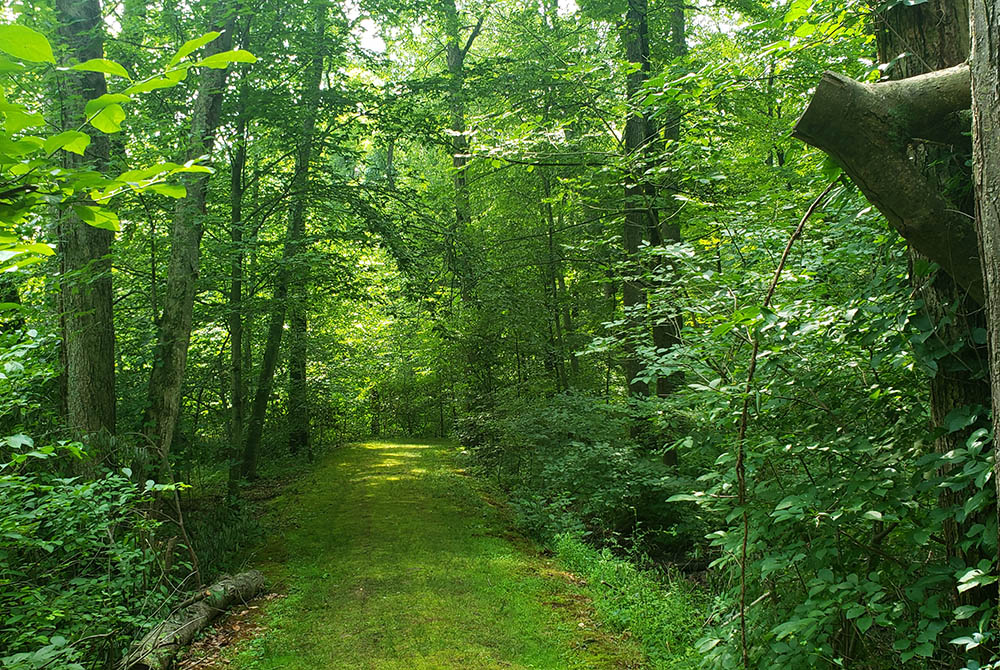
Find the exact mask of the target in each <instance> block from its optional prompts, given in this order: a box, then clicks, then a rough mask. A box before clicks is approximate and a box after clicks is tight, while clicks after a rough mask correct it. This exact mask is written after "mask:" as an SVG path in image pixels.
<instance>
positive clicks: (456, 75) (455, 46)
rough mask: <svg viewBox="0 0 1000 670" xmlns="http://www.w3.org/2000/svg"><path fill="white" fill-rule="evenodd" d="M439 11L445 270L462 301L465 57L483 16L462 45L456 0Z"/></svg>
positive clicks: (465, 273) (465, 275) (468, 271)
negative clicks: (446, 136)
mask: <svg viewBox="0 0 1000 670" xmlns="http://www.w3.org/2000/svg"><path fill="white" fill-rule="evenodd" d="M441 11H442V13H443V14H444V28H445V40H446V41H445V59H446V61H447V64H448V110H449V114H450V116H451V119H450V123H449V130H450V131H451V153H452V156H451V162H452V170H453V176H452V180H453V185H454V190H455V194H454V197H455V226H454V228H453V229H452V230H451V231H450V235H449V239H448V240H447V244H448V250H447V254H448V262H449V265H450V267H449V268H448V269H449V270H450V271H451V272H452V273H453V274H454V275H455V276H456V277H457V278H458V282H459V290H460V292H461V296H462V299H463V300H470V299H471V297H472V292H473V287H474V285H475V279H474V277H473V274H472V263H471V262H470V259H469V258H468V253H467V248H466V236H467V234H468V230H469V226H470V225H471V224H472V204H471V202H470V198H469V178H468V166H469V157H468V153H469V138H468V135H467V134H466V130H467V129H466V124H465V107H466V105H465V57H466V56H467V55H468V53H469V49H471V48H472V44H473V42H475V40H476V37H478V36H479V31H480V30H481V29H482V26H483V20H484V18H485V17H480V19H479V22H478V23H477V24H476V27H475V28H474V29H473V31H472V33H471V34H470V35H469V37H468V39H467V41H466V43H465V45H464V46H463V45H462V41H461V38H462V36H461V32H462V26H461V21H460V17H459V13H458V8H457V7H456V5H455V0H441Z"/></svg>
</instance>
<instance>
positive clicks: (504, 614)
mask: <svg viewBox="0 0 1000 670" xmlns="http://www.w3.org/2000/svg"><path fill="white" fill-rule="evenodd" d="M268 514H269V518H268V521H267V525H268V527H269V528H270V529H271V531H270V535H269V538H268V540H267V542H266V544H265V546H264V547H263V548H262V550H261V551H260V553H259V555H258V556H257V558H256V559H255V562H256V563H257V564H258V565H257V566H256V567H260V568H261V569H263V570H264V572H265V574H267V576H268V577H269V579H270V580H271V583H272V584H273V585H274V590H275V591H276V592H277V594H278V595H277V596H275V595H272V596H271V597H269V598H267V599H264V600H262V601H260V602H258V603H255V604H252V605H251V606H250V607H247V608H242V609H241V610H240V611H237V613H236V614H235V616H232V617H230V618H229V619H228V620H227V621H224V622H222V623H221V624H220V625H219V626H218V632H217V633H216V634H215V635H216V636H217V637H216V642H214V643H213V641H212V638H211V637H209V638H208V640H206V643H207V646H208V647H212V646H213V645H214V646H215V648H216V649H217V648H218V645H220V644H221V645H225V651H224V652H223V654H222V660H219V656H218V655H217V654H216V653H208V656H209V658H204V659H201V660H199V658H198V655H199V652H198V648H197V647H196V649H195V651H194V653H193V654H192V655H189V656H188V658H187V659H186V660H185V662H184V663H183V667H185V668H211V667H229V668H238V669H246V670H251V669H253V670H269V669H271V668H282V669H284V670H296V669H300V668H301V669H308V670H334V669H336V668H351V669H358V670H391V669H397V668H399V669H403V668H405V669H406V670H448V669H450V668H462V669H465V670H479V669H493V668H497V669H499V668H504V669H528V668H538V669H541V670H563V669H566V670H570V669H577V668H579V669H581V670H582V669H587V670H603V669H609V670H610V669H620V670H627V669H633V668H643V667H645V664H644V662H643V655H642V653H641V651H640V650H639V648H638V646H637V645H636V644H635V643H634V641H632V640H630V639H629V638H628V636H627V634H626V635H624V636H621V635H614V634H612V633H610V632H609V631H606V630H604V629H602V627H601V626H600V624H599V623H598V622H596V621H595V620H594V618H593V615H594V612H593V607H592V603H591V600H590V598H589V597H588V595H587V594H586V586H585V584H584V583H583V582H582V580H580V579H578V578H576V577H575V576H573V575H571V574H569V573H567V572H565V571H563V570H560V569H559V567H558V565H556V564H555V562H554V561H553V560H552V559H551V558H549V557H547V556H546V555H545V554H544V553H543V552H541V551H540V550H539V549H538V548H537V547H536V546H535V545H534V544H532V543H531V542H529V541H528V540H526V539H525V538H523V537H522V536H520V535H518V534H517V533H516V532H515V531H514V530H513V529H512V526H511V519H510V513H509V510H508V509H507V508H506V506H505V505H504V504H503V503H502V502H500V501H499V498H498V496H497V495H496V494H495V492H491V491H490V490H489V488H488V486H487V485H485V484H483V483H482V482H481V481H479V480H477V479H474V478H472V477H470V476H468V475H467V473H465V472H464V471H463V470H462V469H461V468H460V467H459V465H458V464H457V454H456V451H455V448H454V447H453V446H451V445H448V444H445V443H390V442H373V443H367V444H359V445H352V446H348V447H344V448H342V449H337V450H335V451H333V452H331V453H330V454H329V455H328V456H327V457H326V458H325V460H324V461H323V462H322V463H320V464H319V465H318V466H317V467H316V469H315V470H313V472H312V473H311V474H310V475H309V476H308V477H307V478H306V479H304V480H301V481H299V482H297V483H295V484H294V485H292V486H290V487H289V488H288V489H286V490H285V492H284V493H282V494H281V495H280V496H279V497H278V498H277V499H275V500H274V501H273V503H272V505H271V507H270V511H269V513H268ZM205 647H206V645H204V644H203V646H202V649H203V650H204V649H205ZM201 653H204V652H201ZM213 657H214V658H213Z"/></svg>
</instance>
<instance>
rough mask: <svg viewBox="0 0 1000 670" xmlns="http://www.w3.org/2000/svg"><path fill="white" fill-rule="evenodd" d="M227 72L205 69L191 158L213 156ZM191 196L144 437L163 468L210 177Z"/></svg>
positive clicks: (228, 33)
mask: <svg viewBox="0 0 1000 670" xmlns="http://www.w3.org/2000/svg"><path fill="white" fill-rule="evenodd" d="M232 27H233V22H232V20H229V21H227V27H226V28H225V29H224V30H223V33H222V36H221V37H219V38H218V39H216V40H215V41H214V42H212V43H211V44H210V46H209V48H208V49H207V53H208V54H212V53H219V52H222V51H228V50H229V49H231V48H232V45H233V30H232ZM228 72H229V68H225V69H203V71H202V72H201V73H199V74H200V77H201V83H200V85H199V87H198V97H197V99H196V100H195V104H194V110H193V112H192V116H191V134H190V135H189V138H188V147H187V150H186V151H185V155H186V157H187V158H188V159H193V158H197V157H199V156H202V155H206V154H208V155H211V153H212V149H213V146H214V144H215V132H216V128H217V126H218V124H219V116H220V112H221V109H222V96H223V94H224V92H225V85H226V77H227V74H228ZM185 186H186V188H187V195H186V196H185V197H183V198H181V199H180V200H178V201H177V205H176V207H175V209H174V218H173V225H172V229H171V233H170V261H169V264H168V266H167V290H166V295H165V296H164V299H163V314H162V315H161V317H160V324H159V325H160V328H159V336H158V339H157V344H156V351H155V353H154V357H153V369H152V372H151V373H150V375H149V391H148V399H147V406H146V412H145V416H144V418H143V426H144V433H145V436H146V438H147V440H148V442H149V445H150V447H152V448H153V449H154V450H155V452H156V453H157V455H158V456H159V458H160V461H161V467H164V466H165V465H166V464H167V462H168V458H169V454H170V445H171V442H172V441H173V438H174V428H175V426H176V424H177V419H178V416H179V415H180V404H181V391H182V385H183V383H184V370H185V366H186V364H187V353H188V344H189V343H190V339H191V319H192V313H193V310H194V298H195V294H196V293H197V289H198V272H199V267H200V262H201V237H202V234H203V232H204V228H203V219H204V217H205V196H206V192H207V190H208V176H207V175H204V174H196V175H194V176H193V177H189V178H188V179H187V180H185Z"/></svg>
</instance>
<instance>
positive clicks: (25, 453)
mask: <svg viewBox="0 0 1000 670" xmlns="http://www.w3.org/2000/svg"><path fill="white" fill-rule="evenodd" d="M5 447H6V448H5V449H3V450H0V456H5V458H0V460H2V461H5V462H2V463H0V649H3V650H4V656H3V657H2V658H0V667H3V668H11V669H13V668H16V669H18V670H27V669H29V668H42V667H44V668H46V669H47V670H70V669H80V668H83V667H84V665H83V663H87V665H93V664H96V663H99V662H100V663H106V664H110V663H112V662H114V660H116V658H117V656H118V654H119V653H120V651H121V649H122V648H123V647H124V646H125V645H126V644H127V643H128V642H129V641H130V640H131V639H132V637H133V636H134V635H136V634H137V631H139V630H140V629H141V628H142V627H143V626H144V625H145V624H146V623H147V622H148V621H149V619H150V618H151V617H153V616H154V615H155V611H156V610H157V608H158V607H160V606H162V605H163V604H164V603H165V602H166V600H167V599H168V597H169V595H170V589H169V588H168V586H169V584H168V578H169V575H167V574H164V572H163V566H161V564H160V563H159V562H158V559H157V557H156V554H155V552H154V547H155V540H154V532H155V530H156V528H157V526H158V522H156V521H155V520H153V519H151V518H150V517H149V515H148V514H146V513H145V512H144V510H145V509H147V508H148V504H149V502H150V496H151V493H152V491H153V490H154V489H158V488H163V487H157V486H154V485H153V484H152V482H149V483H147V484H146V486H145V487H140V486H138V485H136V484H135V483H134V482H132V481H130V480H129V475H130V473H129V472H128V471H124V472H121V473H108V474H107V475H105V476H104V477H101V478H98V479H94V480H90V481H88V480H85V479H82V478H79V477H61V476H59V475H57V474H54V473H53V472H52V470H63V469H69V468H67V462H71V461H72V459H74V458H79V457H80V456H81V453H82V451H81V447H80V445H76V444H61V445H56V446H45V447H40V448H38V449H34V448H33V445H32V442H31V440H30V439H29V438H27V437H25V436H23V435H21V436H15V437H8V438H7V439H6V445H5ZM4 452H6V454H4ZM181 569H183V568H181Z"/></svg>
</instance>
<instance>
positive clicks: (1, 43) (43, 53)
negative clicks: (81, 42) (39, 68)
mask: <svg viewBox="0 0 1000 670" xmlns="http://www.w3.org/2000/svg"><path fill="white" fill-rule="evenodd" d="M0 51H3V52H4V53H8V54H10V55H11V56H13V57H14V58H20V59H21V60H26V61H31V62H33V63H52V64H55V62H56V59H55V56H53V55H52V46H51V45H50V44H49V41H48V40H47V39H45V36H44V35H42V34H41V33H40V32H37V31H35V30H32V29H31V28H29V27H27V26H22V25H18V24H14V23H12V24H8V25H3V26H0Z"/></svg>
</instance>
